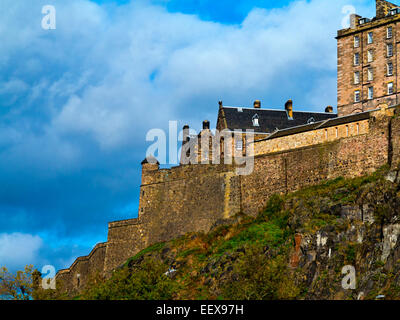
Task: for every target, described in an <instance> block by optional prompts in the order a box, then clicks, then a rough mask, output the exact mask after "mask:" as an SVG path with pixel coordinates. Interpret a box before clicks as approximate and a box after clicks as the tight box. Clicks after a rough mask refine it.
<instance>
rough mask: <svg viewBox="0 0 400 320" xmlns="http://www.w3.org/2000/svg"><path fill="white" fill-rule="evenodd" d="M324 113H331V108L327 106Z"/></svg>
mask: <svg viewBox="0 0 400 320" xmlns="http://www.w3.org/2000/svg"><path fill="white" fill-rule="evenodd" d="M325 112H326V113H333V108H332V106H327V107H326V108H325Z"/></svg>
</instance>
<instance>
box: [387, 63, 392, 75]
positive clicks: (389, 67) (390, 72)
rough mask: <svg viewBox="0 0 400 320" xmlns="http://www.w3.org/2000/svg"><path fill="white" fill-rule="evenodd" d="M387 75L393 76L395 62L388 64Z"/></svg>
mask: <svg viewBox="0 0 400 320" xmlns="http://www.w3.org/2000/svg"><path fill="white" fill-rule="evenodd" d="M387 75H388V76H392V75H393V63H392V62H389V63H388V64H387Z"/></svg>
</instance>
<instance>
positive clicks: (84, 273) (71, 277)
mask: <svg viewBox="0 0 400 320" xmlns="http://www.w3.org/2000/svg"><path fill="white" fill-rule="evenodd" d="M106 245H107V244H106V243H99V244H97V245H96V246H95V247H94V248H93V250H92V251H91V252H90V254H89V255H88V256H85V257H79V258H77V259H76V260H75V262H74V263H73V264H72V265H71V267H70V268H68V269H65V270H60V271H59V272H58V274H57V277H56V279H57V281H56V286H57V285H62V286H63V287H64V288H65V289H66V290H67V291H68V292H77V291H78V290H79V289H80V288H84V287H85V285H86V283H87V281H88V280H89V278H90V275H95V274H96V273H100V274H102V273H103V270H104V261H105V256H106ZM57 283H58V284H57Z"/></svg>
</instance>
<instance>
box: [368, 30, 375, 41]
mask: <svg viewBox="0 0 400 320" xmlns="http://www.w3.org/2000/svg"><path fill="white" fill-rule="evenodd" d="M373 41H374V36H373V33H372V32H368V37H367V43H368V44H370V43H372V42H373Z"/></svg>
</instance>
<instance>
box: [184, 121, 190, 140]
mask: <svg viewBox="0 0 400 320" xmlns="http://www.w3.org/2000/svg"><path fill="white" fill-rule="evenodd" d="M189 139H190V137H189V125H187V124H185V125H184V126H183V144H185V143H186V142H188V141H189Z"/></svg>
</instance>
